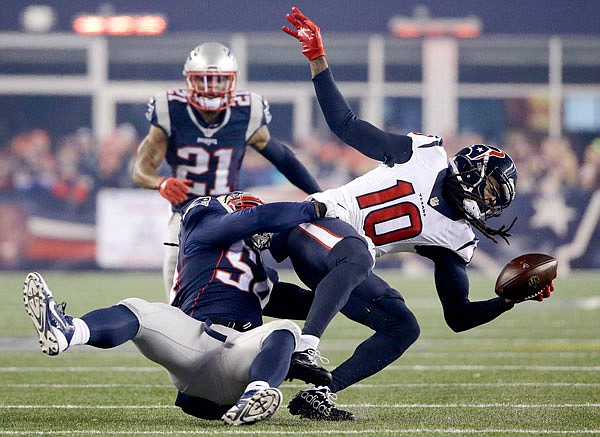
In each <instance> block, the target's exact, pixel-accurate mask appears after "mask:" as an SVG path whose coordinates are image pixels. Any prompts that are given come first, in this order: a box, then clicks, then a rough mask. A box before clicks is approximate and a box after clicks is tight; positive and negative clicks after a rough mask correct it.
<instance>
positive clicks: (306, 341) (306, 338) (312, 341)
mask: <svg viewBox="0 0 600 437" xmlns="http://www.w3.org/2000/svg"><path fill="white" fill-rule="evenodd" d="M320 341H321V339H320V338H319V337H315V336H314V335H306V334H302V335H301V336H300V341H299V342H298V345H296V350H295V352H302V351H305V350H306V349H314V350H317V348H318V347H319V342H320Z"/></svg>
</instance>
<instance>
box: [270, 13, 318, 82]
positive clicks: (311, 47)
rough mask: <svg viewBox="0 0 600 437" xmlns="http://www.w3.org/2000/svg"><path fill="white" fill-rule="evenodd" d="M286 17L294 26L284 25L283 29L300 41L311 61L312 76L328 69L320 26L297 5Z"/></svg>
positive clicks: (303, 52)
mask: <svg viewBox="0 0 600 437" xmlns="http://www.w3.org/2000/svg"><path fill="white" fill-rule="evenodd" d="M285 18H286V19H287V20H288V21H289V23H290V24H291V25H292V26H293V28H291V27H288V26H283V27H282V30H283V31H284V32H285V33H287V34H288V35H291V36H293V37H294V38H296V39H297V40H298V41H300V46H301V47H302V54H303V55H304V56H306V57H307V58H308V60H309V61H310V72H311V75H312V77H315V76H316V75H317V74H319V73H321V72H323V71H325V70H327V68H329V66H328V65H327V59H325V48H324V47H323V38H322V37H321V29H320V28H319V26H317V25H316V24H315V23H314V22H313V21H312V20H311V19H310V18H308V17H307V16H305V15H304V14H303V13H302V12H301V11H300V9H298V8H297V7H293V8H292V13H291V14H286V16H285Z"/></svg>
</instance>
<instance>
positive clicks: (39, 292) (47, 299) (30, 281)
mask: <svg viewBox="0 0 600 437" xmlns="http://www.w3.org/2000/svg"><path fill="white" fill-rule="evenodd" d="M23 303H24V304H25V310H26V311H27V314H28V315H29V317H30V318H31V321H32V322H33V326H34V327H35V329H36V330H37V332H38V335H39V337H40V347H41V348H42V352H43V353H45V354H48V355H58V354H59V353H60V352H62V351H64V350H66V349H67V348H68V347H69V343H70V341H71V338H73V332H74V330H75V328H74V326H73V318H72V317H71V316H66V315H65V313H64V305H65V304H63V305H62V306H59V305H58V304H57V303H56V301H55V300H54V296H52V292H51V291H50V289H49V288H48V286H47V285H46V282H45V281H44V278H42V275H40V274H39V273H36V272H33V273H29V274H28V275H27V277H26V278H25V284H24V285H23Z"/></svg>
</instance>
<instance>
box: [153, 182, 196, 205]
mask: <svg viewBox="0 0 600 437" xmlns="http://www.w3.org/2000/svg"><path fill="white" fill-rule="evenodd" d="M192 184H193V181H191V180H189V179H184V180H179V179H176V178H166V177H162V178H161V179H160V182H159V183H158V192H159V193H160V195H161V196H163V197H164V198H165V199H167V200H168V201H169V202H171V203H172V204H173V205H177V204H178V203H181V202H183V201H185V200H187V198H188V196H187V194H188V193H189V192H190V187H189V186H190V185H192Z"/></svg>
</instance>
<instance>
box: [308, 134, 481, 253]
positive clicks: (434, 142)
mask: <svg viewBox="0 0 600 437" xmlns="http://www.w3.org/2000/svg"><path fill="white" fill-rule="evenodd" d="M408 136H410V137H411V138H412V156H411V158H410V159H409V160H408V161H407V162H405V163H403V164H395V165H394V166H393V167H388V166H386V165H384V164H380V165H379V166H378V167H377V168H375V169H373V170H371V171H369V172H368V173H366V174H364V175H363V176H360V177H358V178H356V179H354V180H353V181H351V182H349V183H347V184H345V185H343V186H341V187H339V188H334V189H330V190H326V191H324V192H323V193H319V194H318V195H317V196H315V197H317V198H318V199H319V200H322V199H328V200H331V201H333V202H334V203H336V204H339V205H340V206H341V207H342V208H343V212H342V213H341V214H340V218H341V219H342V220H344V221H347V222H348V223H350V224H351V225H352V226H353V227H354V228H355V229H356V230H357V231H358V232H359V233H360V234H361V235H362V236H363V237H365V238H366V240H367V242H368V243H369V246H370V248H371V250H372V251H373V250H374V252H375V255H376V257H379V256H382V255H385V254H386V253H393V252H415V247H416V246H441V247H445V248H447V249H450V250H452V251H454V252H456V253H457V254H458V255H459V256H460V257H461V258H462V259H463V260H464V261H465V262H469V261H470V260H471V258H472V256H473V252H474V251H475V248H476V246H477V241H478V239H477V238H476V237H475V234H474V232H473V230H472V228H471V225H470V224H469V223H468V222H467V221H466V220H465V219H464V218H463V216H462V215H460V213H459V212H458V211H457V210H456V209H455V208H454V207H452V206H451V205H449V204H448V203H447V202H446V200H445V199H444V198H443V197H442V184H443V180H444V176H445V174H446V170H447V168H448V156H447V154H446V151H445V150H444V148H443V146H442V140H441V138H440V137H437V136H431V135H422V134H417V133H412V132H411V133H410V134H408ZM340 211H342V210H340Z"/></svg>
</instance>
